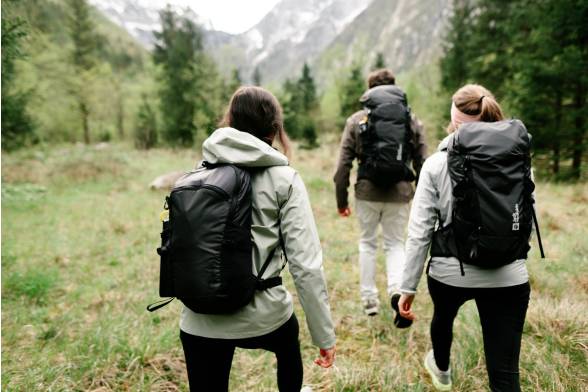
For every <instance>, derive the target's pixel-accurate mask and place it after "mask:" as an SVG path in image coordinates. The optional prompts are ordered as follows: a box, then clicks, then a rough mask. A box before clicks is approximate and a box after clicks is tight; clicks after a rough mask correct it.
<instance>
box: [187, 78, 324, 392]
mask: <svg viewBox="0 0 588 392" xmlns="http://www.w3.org/2000/svg"><path fill="white" fill-rule="evenodd" d="M224 123H225V125H226V126H227V127H226V128H221V129H217V130H216V131H215V132H214V133H213V134H212V135H211V136H210V137H209V138H208V139H206V141H205V142H204V144H203V158H204V160H205V161H207V162H210V163H212V164H216V163H231V164H235V165H238V166H241V167H246V168H247V167H249V168H255V169H256V170H252V171H251V181H252V198H253V200H252V207H253V212H252V225H251V235H252V238H253V265H254V269H255V271H253V273H254V274H255V275H257V273H258V272H259V270H260V268H261V265H262V264H263V261H264V260H266V258H267V257H268V255H269V253H270V251H271V250H272V249H274V248H276V247H277V246H278V244H279V233H280V231H281V233H282V238H283V241H284V246H285V252H286V254H287V257H288V267H289V271H290V273H291V274H292V277H293V280H294V284H295V286H296V290H297V293H298V298H299V300H300V303H301V305H302V308H303V309H304V313H305V315H306V321H307V324H308V328H309V331H310V335H311V337H312V340H313V343H314V344H315V345H316V346H318V347H319V348H320V351H319V353H320V356H319V358H318V359H317V360H315V363H317V364H318V365H320V366H322V367H329V366H331V365H332V363H333V361H334V356H335V333H334V328H333V322H332V320H331V313H330V309H329V301H328V297H327V287H326V284H325V279H324V276H323V268H322V250H321V245H320V242H319V237H318V234H317V230H316V225H315V222H314V218H313V214H312V210H311V207H310V203H309V200H308V195H307V192H306V188H305V187H304V183H303V182H302V179H301V178H300V176H299V175H298V173H297V172H296V170H294V169H293V168H291V167H290V166H288V159H287V158H286V156H285V155H283V154H282V153H280V152H279V151H277V150H275V149H274V148H272V143H273V142H274V140H275V139H279V142H280V144H281V145H282V146H283V148H284V150H285V151H286V152H288V149H289V142H288V137H287V136H286V133H285V132H284V129H283V123H282V109H281V107H280V104H279V103H278V101H277V100H276V98H275V97H274V96H273V95H272V94H271V93H270V92H268V91H266V90H264V89H262V88H259V87H241V88H240V89H238V90H237V91H236V92H235V94H234V95H233V97H232V98H231V102H230V104H229V108H228V110H227V113H226V115H225V120H224ZM259 169H263V170H259ZM281 270H282V258H281V257H280V255H279V254H278V253H276V255H275V256H274V258H273V261H272V262H271V263H270V265H269V267H268V268H267V270H266V272H265V273H264V277H267V278H270V277H274V276H278V275H279V274H280V272H281ZM180 330H181V333H180V337H181V340H182V345H183V348H184V353H185V356H186V366H187V370H188V378H189V382H190V389H191V390H192V391H196V390H198V391H200V390H201V391H227V390H228V384H229V373H230V370H231V362H232V359H233V353H234V350H235V348H236V347H241V348H260V349H265V350H269V351H272V352H274V353H275V354H276V358H277V363H278V366H277V367H278V387H279V390H280V391H296V392H298V391H300V388H301V386H302V359H301V355H300V345H299V342H298V321H297V319H296V316H295V314H294V311H293V306H292V296H291V295H290V293H289V292H288V291H287V290H286V288H285V287H284V286H282V285H280V286H276V287H272V288H270V289H267V290H263V291H257V292H256V293H255V295H254V297H253V300H252V301H251V302H250V303H249V304H248V305H246V306H245V307H243V308H241V309H240V310H238V311H237V312H236V313H233V314H230V315H210V314H200V313H195V312H193V311H191V310H190V309H188V308H187V307H184V308H183V310H182V315H181V319H180Z"/></svg>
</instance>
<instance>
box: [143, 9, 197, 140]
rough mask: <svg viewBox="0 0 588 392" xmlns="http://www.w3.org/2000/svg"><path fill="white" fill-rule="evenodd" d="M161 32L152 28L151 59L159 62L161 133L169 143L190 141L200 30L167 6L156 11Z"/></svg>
mask: <svg viewBox="0 0 588 392" xmlns="http://www.w3.org/2000/svg"><path fill="white" fill-rule="evenodd" d="M159 15H160V19H161V26H162V31H161V32H155V33H154V35H155V38H156V43H155V49H154V51H153V60H154V62H155V63H156V64H158V65H160V66H161V71H162V72H161V74H160V75H159V81H160V110H161V115H162V121H163V124H162V126H163V134H164V135H165V137H166V141H167V142H168V143H171V144H182V145H190V144H192V142H193V140H194V134H195V133H196V125H195V123H194V120H195V119H194V117H195V115H196V108H197V107H198V106H199V104H200V103H201V102H199V100H198V96H197V94H198V89H199V83H200V82H201V80H199V68H200V67H201V66H202V63H203V57H204V56H203V53H202V34H201V32H200V30H199V29H198V28H197V27H196V25H195V24H194V23H193V22H192V21H190V20H188V19H186V18H178V17H177V16H176V15H175V14H174V12H173V11H172V10H171V8H170V7H169V6H168V7H167V8H166V9H164V10H162V11H161V12H160V14H159Z"/></svg>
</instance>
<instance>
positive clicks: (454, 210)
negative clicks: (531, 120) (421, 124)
mask: <svg viewBox="0 0 588 392" xmlns="http://www.w3.org/2000/svg"><path fill="white" fill-rule="evenodd" d="M447 132H448V133H449V136H447V137H446V138H445V139H444V140H443V141H442V142H441V143H440V145H439V148H438V150H437V152H436V153H435V154H433V155H431V156H430V157H429V158H428V159H427V160H426V161H425V163H424V165H423V168H422V170H421V176H420V179H419V183H418V186H417V189H416V193H415V197H414V201H413V204H412V209H411V212H410V219H409V224H408V238H407V242H406V266H405V271H404V274H403V281H402V286H401V291H402V297H401V299H400V303H399V307H400V313H401V314H402V316H403V317H405V318H408V319H411V320H414V319H415V312H414V311H413V308H412V304H413V301H414V298H415V293H416V290H417V285H418V283H419V280H420V278H421V275H422V273H423V269H424V264H425V258H426V257H427V252H428V250H429V246H431V259H430V261H429V264H428V267H427V275H428V276H427V283H428V288H429V293H430V295H431V298H432V300H433V305H434V313H433V319H432V321H431V341H432V346H433V349H432V350H431V351H429V352H428V353H427V354H426V356H425V361H424V365H425V368H426V369H427V371H428V372H429V374H430V375H431V378H432V381H433V384H434V386H435V387H436V388H437V389H438V390H444V391H447V390H450V389H451V385H452V380H451V366H450V360H449V359H450V349H451V342H452V338H453V332H452V330H453V321H454V319H455V317H456V315H457V312H458V310H459V308H460V307H461V305H463V304H464V303H465V302H466V301H469V300H471V299H474V300H475V302H476V306H477V309H478V313H479V315H480V323H481V325H482V335H483V339H484V353H485V356H486V369H487V372H488V377H489V381H490V388H491V390H492V391H520V385H519V353H520V348H521V334H522V331H523V324H524V321H525V315H526V312H527V306H528V302H529V294H530V286H529V275H528V273H527V268H526V266H525V259H526V257H527V251H528V250H529V236H530V234H531V227H532V220H531V216H533V215H534V212H532V211H534V207H533V204H532V203H533V201H532V198H533V194H532V192H533V189H534V185H533V183H532V180H531V167H530V166H531V165H530V155H529V139H530V137H529V136H528V134H527V131H526V129H525V128H524V125H523V124H522V122H520V121H519V120H504V116H503V113H502V109H501V107H500V105H499V104H498V103H497V101H496V100H495V98H494V96H493V95H492V94H491V93H490V91H488V90H487V89H486V88H484V87H482V86H480V85H475V84H468V85H465V86H463V87H462V88H460V89H459V90H457V92H456V93H455V94H454V95H453V97H452V103H451V122H450V123H449V125H448V127H447ZM505 190H506V192H505ZM541 249H542V248H541Z"/></svg>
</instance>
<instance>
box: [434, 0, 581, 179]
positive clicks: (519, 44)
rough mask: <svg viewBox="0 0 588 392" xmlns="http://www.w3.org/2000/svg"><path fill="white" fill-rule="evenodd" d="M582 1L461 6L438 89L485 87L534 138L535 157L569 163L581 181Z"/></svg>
mask: <svg viewBox="0 0 588 392" xmlns="http://www.w3.org/2000/svg"><path fill="white" fill-rule="evenodd" d="M586 20H588V2H586V1H585V0H537V1H531V0H514V1H505V0H485V1H483V2H482V1H475V2H470V1H466V0H463V1H460V2H458V3H457V5H456V9H455V16H454V17H453V18H452V20H451V28H450V32H449V35H448V37H447V46H446V52H445V56H444V58H443V59H442V61H441V71H442V81H443V87H444V88H445V89H446V91H451V92H453V91H455V89H457V88H458V87H460V86H461V85H462V84H464V83H466V82H468V81H475V82H477V83H480V84H482V85H484V86H486V87H488V88H489V89H490V90H491V91H493V93H494V94H495V96H497V97H498V98H499V101H500V102H501V103H502V104H503V106H504V107H505V108H506V109H511V110H512V111H514V114H515V115H516V116H517V117H520V118H521V119H522V120H523V121H524V122H525V124H526V125H527V128H528V129H529V130H530V132H531V133H532V134H533V147H534V149H535V150H536V151H543V152H549V153H551V158H552V171H553V172H554V173H555V174H557V175H558V176H560V177H563V178H565V177H566V174H562V173H560V171H561V168H560V157H562V156H566V155H567V156H571V158H572V165H571V170H570V171H569V172H568V175H569V176H570V177H571V178H573V179H578V178H580V177H581V173H582V170H581V167H582V159H583V157H584V155H585V147H586V123H587V122H588V111H587V110H586V106H587V94H588V73H587V72H586V68H587V67H588V44H587V43H588V24H586Z"/></svg>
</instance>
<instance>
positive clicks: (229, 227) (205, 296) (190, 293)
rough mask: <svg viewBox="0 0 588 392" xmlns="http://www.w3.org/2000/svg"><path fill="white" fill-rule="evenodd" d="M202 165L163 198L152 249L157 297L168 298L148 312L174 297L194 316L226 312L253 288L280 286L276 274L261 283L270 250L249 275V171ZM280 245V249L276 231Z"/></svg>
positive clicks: (245, 301)
mask: <svg viewBox="0 0 588 392" xmlns="http://www.w3.org/2000/svg"><path fill="white" fill-rule="evenodd" d="M203 165H204V167H202V168H200V169H197V170H196V171H193V172H190V173H186V174H185V175H184V176H182V177H181V178H180V179H179V180H178V181H177V182H176V184H175V186H174V188H173V189H172V191H171V193H170V195H169V196H168V197H166V201H165V205H164V208H165V210H168V211H169V219H167V220H166V219H165V217H164V219H162V220H163V231H162V233H161V247H160V248H158V249H157V253H158V254H159V255H160V256H161V261H160V277H159V278H160V280H159V295H160V296H161V297H172V298H170V299H166V300H164V301H161V302H160V303H155V304H151V305H149V306H148V307H147V310H149V311H150V312H152V311H154V310H157V309H159V308H161V307H163V306H165V305H167V304H168V303H170V302H171V301H172V300H173V299H174V298H173V297H177V298H178V299H180V300H181V301H182V302H183V303H184V305H186V306H187V307H188V308H190V309H191V310H193V311H194V312H196V313H206V314H227V313H232V312H234V311H236V310H238V309H239V308H241V307H243V306H245V305H247V304H248V303H249V302H250V301H251V299H252V298H253V295H254V293H255V291H256V290H265V289H268V288H270V287H275V286H278V285H280V284H282V278H281V277H279V276H276V277H272V278H270V279H265V280H264V279H262V276H263V273H264V272H265V270H266V268H267V267H268V265H269V263H270V262H271V260H272V259H273V256H274V253H275V251H276V248H274V249H273V250H272V251H271V252H270V254H269V255H268V258H267V260H266V261H265V263H264V264H263V266H262V268H261V270H260V271H259V275H258V276H255V275H253V273H252V267H253V266H252V240H251V210H252V207H251V177H250V173H249V172H248V171H247V170H244V169H242V168H239V167H237V166H234V165H211V164H208V163H206V162H204V164H203ZM164 213H165V211H164ZM280 245H281V246H282V249H284V246H283V243H282V236H281V233H280ZM284 255H285V252H284Z"/></svg>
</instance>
